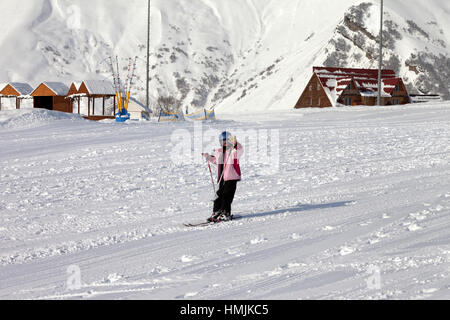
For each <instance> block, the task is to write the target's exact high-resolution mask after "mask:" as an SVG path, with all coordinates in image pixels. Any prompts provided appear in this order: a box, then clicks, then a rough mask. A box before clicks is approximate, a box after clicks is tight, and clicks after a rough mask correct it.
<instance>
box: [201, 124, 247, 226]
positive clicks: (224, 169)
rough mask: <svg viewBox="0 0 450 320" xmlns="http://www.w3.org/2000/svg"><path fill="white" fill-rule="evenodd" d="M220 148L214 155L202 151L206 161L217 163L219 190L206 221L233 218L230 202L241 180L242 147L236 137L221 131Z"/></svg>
mask: <svg viewBox="0 0 450 320" xmlns="http://www.w3.org/2000/svg"><path fill="white" fill-rule="evenodd" d="M219 142H220V145H221V148H219V149H216V150H215V156H211V155H209V154H207V153H203V154H202V155H203V157H205V158H206V160H207V161H208V162H212V163H214V164H216V165H217V176H218V178H217V182H218V183H219V191H217V199H216V200H215V201H214V209H213V214H212V216H211V217H210V218H209V219H208V222H221V221H229V220H232V219H233V216H232V215H231V204H232V203H233V199H234V195H235V193H236V187H237V183H238V181H241V168H240V166H239V158H240V157H241V156H242V155H243V153H244V148H243V147H242V145H241V144H240V143H238V142H237V140H236V137H234V136H233V135H231V133H229V132H223V133H222V134H221V135H220V136H219Z"/></svg>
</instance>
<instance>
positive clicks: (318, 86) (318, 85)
mask: <svg viewBox="0 0 450 320" xmlns="http://www.w3.org/2000/svg"><path fill="white" fill-rule="evenodd" d="M319 90H320V82H318V83H317V91H319Z"/></svg>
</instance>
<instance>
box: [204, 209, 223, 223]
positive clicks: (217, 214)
mask: <svg viewBox="0 0 450 320" xmlns="http://www.w3.org/2000/svg"><path fill="white" fill-rule="evenodd" d="M223 214H224V212H223V211H222V210H219V211H217V212H214V213H213V214H212V215H211V217H209V218H208V220H206V221H207V222H217V220H218V219H219V218H220V216H222V215H223Z"/></svg>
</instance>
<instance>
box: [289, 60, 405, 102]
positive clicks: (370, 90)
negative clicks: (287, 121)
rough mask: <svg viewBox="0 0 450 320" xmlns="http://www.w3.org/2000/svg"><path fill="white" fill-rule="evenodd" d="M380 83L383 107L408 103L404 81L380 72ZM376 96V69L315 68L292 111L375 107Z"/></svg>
mask: <svg viewBox="0 0 450 320" xmlns="http://www.w3.org/2000/svg"><path fill="white" fill-rule="evenodd" d="M381 81H382V90H383V91H382V100H381V104H382V105H395V104H407V103H410V102H411V100H410V98H409V95H408V92H407V89H406V86H405V85H404V83H403V80H402V79H401V78H398V77H397V76H396V74H395V72H394V71H393V70H382V74H381ZM377 96H378V70H377V69H352V68H325V67H314V68H313V75H312V77H311V79H310V81H309V82H308V84H307V86H306V88H305V90H304V91H303V93H302V95H301V96H300V98H299V100H298V102H297V104H296V105H295V108H296V109H299V108H327V107H333V106H336V105H337V104H340V105H347V106H356V105H367V106H375V105H376V104H377Z"/></svg>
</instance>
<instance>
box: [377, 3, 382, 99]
mask: <svg viewBox="0 0 450 320" xmlns="http://www.w3.org/2000/svg"><path fill="white" fill-rule="evenodd" d="M380 1H381V15H380V16H381V18H380V19H381V20H380V53H379V54H380V56H379V58H378V59H379V61H378V99H377V105H378V106H381V89H382V88H381V87H382V86H381V72H382V71H381V70H382V68H383V0H380Z"/></svg>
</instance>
